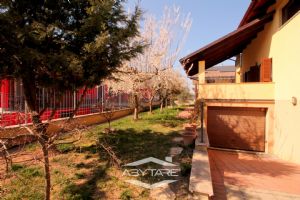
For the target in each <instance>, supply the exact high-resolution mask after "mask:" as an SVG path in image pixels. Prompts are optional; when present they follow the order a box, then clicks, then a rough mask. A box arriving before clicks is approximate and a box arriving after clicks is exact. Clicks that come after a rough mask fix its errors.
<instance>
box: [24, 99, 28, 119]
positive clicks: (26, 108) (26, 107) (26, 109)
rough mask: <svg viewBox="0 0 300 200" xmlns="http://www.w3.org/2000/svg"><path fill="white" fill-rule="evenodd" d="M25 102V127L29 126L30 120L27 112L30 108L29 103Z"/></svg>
mask: <svg viewBox="0 0 300 200" xmlns="http://www.w3.org/2000/svg"><path fill="white" fill-rule="evenodd" d="M24 102H25V111H24V112H25V125H27V123H28V118H27V112H28V106H27V102H26V100H25V101H24Z"/></svg>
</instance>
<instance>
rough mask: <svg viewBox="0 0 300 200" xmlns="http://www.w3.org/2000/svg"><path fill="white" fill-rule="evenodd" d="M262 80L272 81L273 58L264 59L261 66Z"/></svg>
mask: <svg viewBox="0 0 300 200" xmlns="http://www.w3.org/2000/svg"><path fill="white" fill-rule="evenodd" d="M260 82H272V58H265V59H263V60H262V63H261V66H260Z"/></svg>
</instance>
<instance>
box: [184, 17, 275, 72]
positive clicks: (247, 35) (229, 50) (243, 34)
mask: <svg viewBox="0 0 300 200" xmlns="http://www.w3.org/2000/svg"><path fill="white" fill-rule="evenodd" d="M273 15H274V12H271V13H269V14H267V15H265V16H264V17H263V18H261V19H255V20H253V21H251V22H249V23H247V24H245V25H243V26H241V27H239V28H238V29H237V30H235V31H233V32H231V33H229V34H227V35H225V36H224V37H222V38H220V39H218V40H216V41H214V42H212V43H210V44H208V45H206V46H205V47H203V48H201V49H199V50H197V51H195V52H193V53H191V54H189V55H187V56H186V57H184V58H181V59H180V63H181V64H182V65H183V66H184V69H185V71H186V73H187V75H188V76H193V75H195V74H197V73H198V62H199V61H200V60H204V61H205V68H206V69H207V68H210V67H212V66H214V65H216V64H218V63H220V62H222V61H224V60H227V59H229V58H231V57H233V56H236V55H238V54H239V53H241V52H242V51H243V49H245V48H246V46H247V45H248V44H249V43H250V42H251V41H252V40H253V39H254V38H255V37H256V36H257V34H258V33H259V32H260V31H262V30H263V29H264V26H265V24H266V23H268V22H270V21H271V20H272V19H273Z"/></svg>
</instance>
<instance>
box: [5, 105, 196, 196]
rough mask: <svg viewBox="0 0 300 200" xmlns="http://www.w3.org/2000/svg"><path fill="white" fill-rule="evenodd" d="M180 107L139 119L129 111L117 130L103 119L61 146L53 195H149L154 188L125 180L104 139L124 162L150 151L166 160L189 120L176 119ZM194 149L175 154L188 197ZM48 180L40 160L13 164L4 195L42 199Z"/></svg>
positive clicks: (179, 187) (178, 187) (181, 190)
mask: <svg viewBox="0 0 300 200" xmlns="http://www.w3.org/2000/svg"><path fill="white" fill-rule="evenodd" d="M180 110H181V109H180V108H169V109H165V110H164V111H163V112H162V113H160V112H159V111H158V110H155V111H154V113H153V114H148V113H142V114H141V115H140V117H141V119H140V120H138V121H133V120H132V116H128V117H125V118H122V119H119V120H116V121H114V122H112V127H113V128H114V129H115V132H114V133H110V134H105V133H103V131H104V129H105V128H106V127H107V124H102V125H98V126H95V127H93V128H91V130H90V131H88V132H86V133H85V134H84V136H83V138H82V139H81V140H80V141H79V142H77V143H75V144H74V145H73V144H71V145H58V146H57V148H56V151H54V152H53V154H54V155H52V156H51V170H52V171H51V173H52V184H53V189H52V195H53V199H149V190H147V189H143V188H140V187H136V186H133V185H130V184H128V183H126V182H125V181H124V180H125V179H126V178H125V177H123V176H122V167H121V168H117V167H116V166H114V165H112V164H111V162H109V160H110V159H109V156H108V155H107V153H106V151H104V150H103V148H101V147H100V146H99V143H105V144H107V145H109V146H110V147H112V149H113V151H114V152H115V154H116V156H117V157H118V158H119V159H120V161H121V165H124V164H126V163H129V162H133V161H136V160H139V159H143V158H146V157H149V156H152V157H156V158H159V159H164V158H165V157H166V156H168V152H169V149H170V148H171V147H174V146H181V145H180V144H176V143H174V142H172V138H174V137H176V136H179V133H178V132H179V131H180V130H182V124H183V123H185V121H184V120H179V119H177V118H176V115H177V114H178V112H180ZM70 137H71V136H65V139H67V140H69V139H70ZM26 151H27V152H33V153H34V152H35V151H38V146H37V145H32V144H31V145H30V146H29V147H28V148H26ZM191 152H192V149H191V148H190V147H184V151H183V152H182V153H181V155H179V156H177V157H175V158H174V160H175V162H177V163H179V164H180V166H181V168H182V170H183V171H182V174H183V175H182V176H180V177H178V180H179V181H178V182H177V183H176V184H175V185H174V187H175V189H174V190H175V191H177V193H178V196H179V199H185V195H186V190H187V180H188V175H189V173H188V172H189V168H190V162H191ZM145 181H147V180H145ZM151 181H153V180H150V179H149V182H151ZM43 184H44V182H43V170H42V166H41V164H40V163H38V162H37V163H32V162H31V163H26V164H24V163H20V164H14V166H13V169H12V172H10V173H9V174H8V175H7V177H6V179H5V180H0V195H1V196H2V197H1V198H3V199H42V197H43ZM1 185H2V187H1Z"/></svg>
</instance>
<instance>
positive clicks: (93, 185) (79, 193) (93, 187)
mask: <svg viewBox="0 0 300 200" xmlns="http://www.w3.org/2000/svg"><path fill="white" fill-rule="evenodd" d="M107 169H108V165H102V166H97V167H95V168H94V170H93V171H92V173H91V177H89V179H88V181H86V182H84V183H82V184H75V183H73V182H70V183H69V184H68V185H67V186H66V187H65V188H64V189H63V190H62V196H63V198H64V199H85V200H89V199H94V198H93V195H94V194H95V192H96V191H97V195H99V196H102V197H105V194H104V193H103V192H102V193H101V191H98V190H97V184H99V181H102V182H104V181H107V180H109V179H110V178H109V176H107V174H106V170H107Z"/></svg>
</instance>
